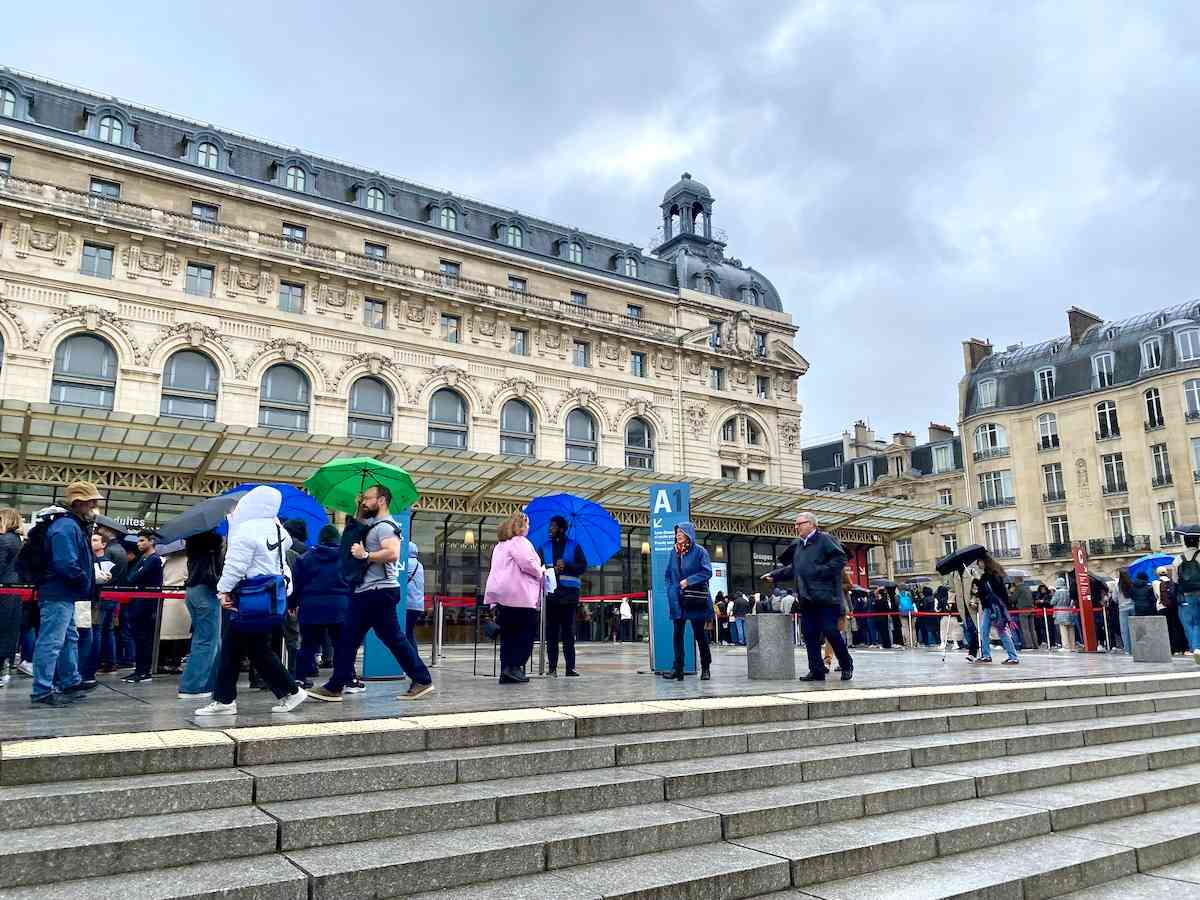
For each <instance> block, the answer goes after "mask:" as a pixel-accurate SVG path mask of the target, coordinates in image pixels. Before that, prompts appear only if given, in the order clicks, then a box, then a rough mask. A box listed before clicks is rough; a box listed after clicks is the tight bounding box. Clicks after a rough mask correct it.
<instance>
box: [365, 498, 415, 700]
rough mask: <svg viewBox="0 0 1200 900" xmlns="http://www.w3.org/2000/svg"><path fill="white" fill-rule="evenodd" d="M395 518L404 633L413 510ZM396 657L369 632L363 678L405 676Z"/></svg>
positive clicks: (398, 614)
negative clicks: (398, 547) (398, 543)
mask: <svg viewBox="0 0 1200 900" xmlns="http://www.w3.org/2000/svg"><path fill="white" fill-rule="evenodd" d="M392 518H394V519H395V520H396V522H397V524H399V526H400V603H399V604H397V607H396V618H398V619H399V620H400V630H401V631H404V621H405V618H406V617H405V612H406V611H407V609H408V540H409V534H411V533H412V510H408V509H406V510H405V511H404V512H402V513H397V514H396V515H394V516H393V517H392ZM403 674H404V673H403V672H402V671H400V666H399V665H398V664H397V662H396V657H394V656H392V652H391V651H390V650H388V648H387V647H385V646H383V641H381V640H379V638H377V637H376V636H375V632H374V631H368V632H367V639H366V640H365V641H364V642H363V670H362V677H363V678H395V677H396V676H397V675H403Z"/></svg>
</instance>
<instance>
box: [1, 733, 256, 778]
mask: <svg viewBox="0 0 1200 900" xmlns="http://www.w3.org/2000/svg"><path fill="white" fill-rule="evenodd" d="M233 753H234V743H233V741H232V740H231V739H230V738H228V737H226V736H225V735H224V734H221V733H220V732H214V731H195V730H187V729H178V730H174V731H145V732H134V733H127V734H100V735H85V736H82V737H57V738H39V739H35V740H27V741H6V742H4V744H3V745H2V746H0V784H6V785H15V784H40V783H45V782H50V781H79V780H82V779H89V778H118V777H121V776H125V775H152V774H156V773H161V772H189V771H195V770H198V769H219V768H223V767H226V766H232V765H233V759H234V756H233Z"/></svg>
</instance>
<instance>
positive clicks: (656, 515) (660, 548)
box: [650, 482, 696, 672]
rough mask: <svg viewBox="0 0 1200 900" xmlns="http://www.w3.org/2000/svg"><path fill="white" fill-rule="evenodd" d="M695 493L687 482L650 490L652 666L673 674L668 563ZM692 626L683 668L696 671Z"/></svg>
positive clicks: (673, 653)
mask: <svg viewBox="0 0 1200 900" xmlns="http://www.w3.org/2000/svg"><path fill="white" fill-rule="evenodd" d="M690 507H691V490H690V488H689V486H688V485H687V484H686V483H685V482H679V483H676V484H656V485H654V486H653V487H651V488H650V571H651V579H650V585H651V592H650V666H651V668H652V669H653V670H654V671H655V672H669V671H670V670H671V669H672V668H673V667H674V665H675V650H674V646H673V635H674V626H673V625H672V624H671V607H670V603H669V602H668V600H667V562H668V560H670V558H671V554H672V553H674V552H675V526H676V525H678V524H679V523H681V522H686V521H687V520H688V511H689V509H690ZM691 627H692V626H691V624H690V623H689V624H688V625H687V628H688V629H689V630H688V631H687V632H685V634H684V642H683V668H684V671H686V672H695V671H696V644H695V640H694V639H693V637H692V635H691V631H690V629H691Z"/></svg>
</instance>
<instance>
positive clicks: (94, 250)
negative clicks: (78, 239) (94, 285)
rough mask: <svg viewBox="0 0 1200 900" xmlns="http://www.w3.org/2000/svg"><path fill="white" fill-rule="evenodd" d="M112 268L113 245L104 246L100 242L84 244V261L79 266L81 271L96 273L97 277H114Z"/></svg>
mask: <svg viewBox="0 0 1200 900" xmlns="http://www.w3.org/2000/svg"><path fill="white" fill-rule="evenodd" d="M112 270H113V250H112V247H102V246H100V245H99V244H84V245H83V261H82V262H81V263H80V266H79V271H80V272H81V273H83V274H84V275H95V276H96V277H97V278H112Z"/></svg>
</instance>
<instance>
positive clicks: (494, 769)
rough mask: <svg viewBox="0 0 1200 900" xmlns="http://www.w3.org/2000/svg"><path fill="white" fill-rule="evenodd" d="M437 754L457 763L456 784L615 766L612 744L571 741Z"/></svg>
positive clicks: (459, 750) (463, 749)
mask: <svg viewBox="0 0 1200 900" xmlns="http://www.w3.org/2000/svg"><path fill="white" fill-rule="evenodd" d="M437 755H438V756H439V757H444V758H446V759H453V760H455V761H456V762H457V763H458V780H459V781H460V782H472V781H490V780H492V779H494V778H521V777H524V776H528V775H546V774H551V773H555V772H572V771H580V770H591V769H607V768H611V767H612V766H614V765H616V748H615V747H614V746H613V745H612V744H609V743H607V742H605V741H601V740H579V739H575V738H572V739H571V740H564V741H536V742H533V743H529V744H516V745H512V746H504V745H499V746H494V747H487V748H485V749H482V750H481V749H480V748H475V747H470V748H460V749H457V750H440V751H438V752H437Z"/></svg>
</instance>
